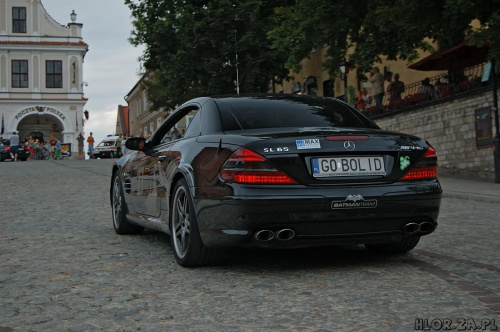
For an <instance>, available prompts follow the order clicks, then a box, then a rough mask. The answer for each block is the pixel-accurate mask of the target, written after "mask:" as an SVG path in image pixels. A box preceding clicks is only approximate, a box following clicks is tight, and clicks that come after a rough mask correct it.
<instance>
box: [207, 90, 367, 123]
mask: <svg viewBox="0 0 500 332" xmlns="http://www.w3.org/2000/svg"><path fill="white" fill-rule="evenodd" d="M216 102H217V105H218V106H219V110H220V113H221V117H222V127H223V130H224V131H231V130H246V129H261V128H286V127H295V128H302V127H349V128H366V127H372V126H370V122H369V121H363V120H361V117H360V115H357V114H355V113H354V112H357V111H356V110H351V109H350V108H348V107H347V106H345V105H344V104H342V103H340V102H338V101H335V100H327V99H316V98H304V97H286V98H279V97H273V98H266V97H246V98H221V99H217V100H216Z"/></svg>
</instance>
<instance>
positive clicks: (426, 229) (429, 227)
mask: <svg viewBox="0 0 500 332" xmlns="http://www.w3.org/2000/svg"><path fill="white" fill-rule="evenodd" d="M434 229H436V226H435V225H434V224H433V223H431V222H428V221H425V222H423V223H421V224H420V228H419V233H420V234H430V233H432V232H433V231H434Z"/></svg>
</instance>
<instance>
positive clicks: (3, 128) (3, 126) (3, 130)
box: [0, 113, 5, 135]
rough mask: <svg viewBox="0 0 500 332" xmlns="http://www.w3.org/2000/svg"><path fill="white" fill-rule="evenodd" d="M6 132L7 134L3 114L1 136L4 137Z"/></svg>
mask: <svg viewBox="0 0 500 332" xmlns="http://www.w3.org/2000/svg"><path fill="white" fill-rule="evenodd" d="M4 132H5V125H4V123H3V113H2V131H1V132H0V135H3V133H4Z"/></svg>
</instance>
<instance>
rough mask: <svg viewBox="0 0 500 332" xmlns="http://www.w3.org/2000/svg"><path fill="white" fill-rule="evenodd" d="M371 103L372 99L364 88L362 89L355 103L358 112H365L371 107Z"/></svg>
mask: <svg viewBox="0 0 500 332" xmlns="http://www.w3.org/2000/svg"><path fill="white" fill-rule="evenodd" d="M372 103H373V97H372V96H370V94H369V93H368V91H366V89H365V88H362V89H361V91H360V93H359V96H358V102H357V108H358V110H360V111H365V112H366V111H367V110H369V109H370V108H372V107H373V104H372Z"/></svg>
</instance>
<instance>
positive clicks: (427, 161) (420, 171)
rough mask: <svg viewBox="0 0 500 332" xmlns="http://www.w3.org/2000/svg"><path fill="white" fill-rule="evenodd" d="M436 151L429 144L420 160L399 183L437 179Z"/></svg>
mask: <svg viewBox="0 0 500 332" xmlns="http://www.w3.org/2000/svg"><path fill="white" fill-rule="evenodd" d="M437 174H438V164H437V155H436V150H435V149H434V148H433V147H432V146H431V145H430V144H429V148H428V149H427V151H425V153H424V155H423V156H422V158H421V159H420V160H419V161H418V162H417V163H416V164H415V165H413V167H412V168H410V170H409V171H408V173H406V174H405V175H404V176H403V177H402V178H401V179H400V180H399V181H414V180H432V179H435V178H437Z"/></svg>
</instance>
